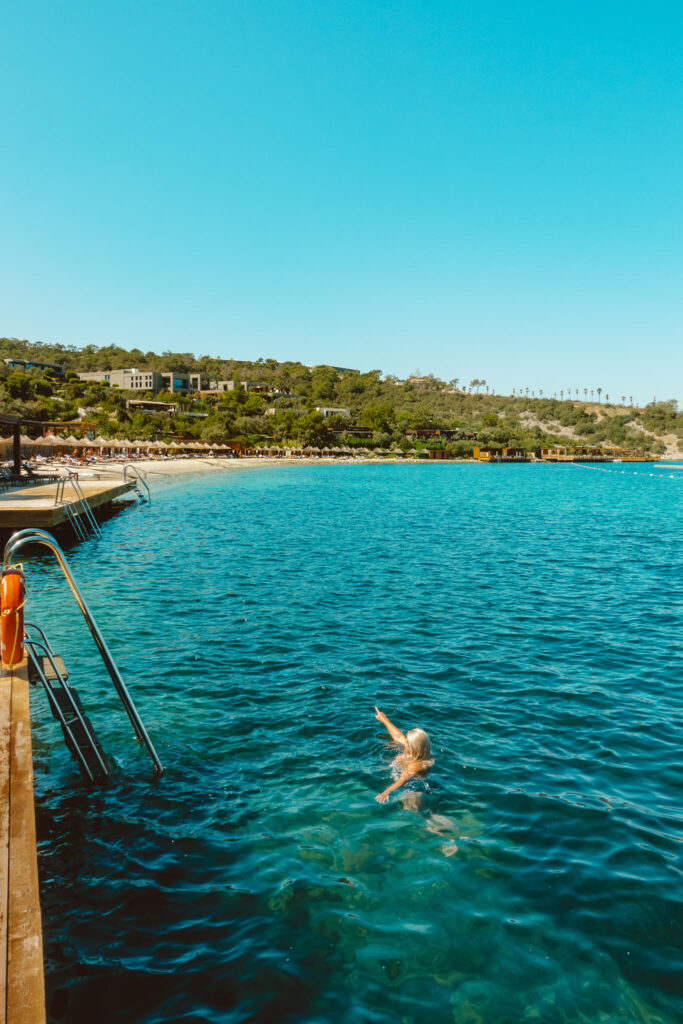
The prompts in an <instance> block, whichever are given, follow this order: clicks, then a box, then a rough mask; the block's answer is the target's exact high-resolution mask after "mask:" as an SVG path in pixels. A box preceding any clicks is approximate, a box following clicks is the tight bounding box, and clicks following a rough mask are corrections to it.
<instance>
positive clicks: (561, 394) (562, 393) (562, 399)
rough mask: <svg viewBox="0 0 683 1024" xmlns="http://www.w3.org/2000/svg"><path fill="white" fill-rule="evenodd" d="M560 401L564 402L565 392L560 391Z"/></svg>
mask: <svg viewBox="0 0 683 1024" xmlns="http://www.w3.org/2000/svg"><path fill="white" fill-rule="evenodd" d="M560 401H561V402H563V401H564V391H560Z"/></svg>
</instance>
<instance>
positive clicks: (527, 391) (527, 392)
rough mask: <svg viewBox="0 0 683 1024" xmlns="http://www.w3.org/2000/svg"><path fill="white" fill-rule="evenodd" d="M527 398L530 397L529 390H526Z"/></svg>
mask: <svg viewBox="0 0 683 1024" xmlns="http://www.w3.org/2000/svg"><path fill="white" fill-rule="evenodd" d="M526 397H527V398H528V397H529V389H528V388H526Z"/></svg>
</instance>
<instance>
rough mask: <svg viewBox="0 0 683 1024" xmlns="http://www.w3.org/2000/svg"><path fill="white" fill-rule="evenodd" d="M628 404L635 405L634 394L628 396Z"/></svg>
mask: <svg viewBox="0 0 683 1024" xmlns="http://www.w3.org/2000/svg"><path fill="white" fill-rule="evenodd" d="M628 404H629V405H633V395H629V396H628Z"/></svg>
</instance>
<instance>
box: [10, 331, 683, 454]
mask: <svg viewBox="0 0 683 1024" xmlns="http://www.w3.org/2000/svg"><path fill="white" fill-rule="evenodd" d="M0 357H1V359H2V360H3V361H2V362H0V405H1V407H2V409H3V410H4V411H6V412H16V413H19V414H21V415H23V416H25V417H27V418H31V419H35V420H41V421H68V420H74V419H76V418H77V417H80V418H85V419H86V420H87V421H88V422H91V423H93V424H95V427H96V430H97V432H98V433H101V434H103V435H104V436H106V437H112V436H127V437H132V438H151V437H160V438H166V439H169V438H171V437H184V438H191V437H195V438H202V439H205V440H210V441H214V442H225V441H230V440H241V441H243V442H244V443H251V444H253V443H258V442H261V443H262V442H269V441H272V442H274V443H286V442H292V443H293V444H297V445H307V444H310V445H319V446H321V447H322V446H323V445H333V444H336V445H347V446H349V447H353V446H361V445H365V446H367V447H382V448H385V447H395V446H399V447H401V448H403V449H406V450H407V449H409V448H412V447H414V448H418V449H419V448H421V447H423V446H425V445H427V446H430V445H431V446H433V445H443V446H444V447H447V448H449V449H451V450H452V451H453V453H454V454H456V455H460V456H467V455H470V454H471V452H472V445H473V441H472V438H471V436H470V437H469V438H468V437H467V436H466V435H472V434H474V433H476V435H477V443H478V444H482V445H489V444H511V445H514V446H517V447H522V448H526V449H527V450H530V449H533V448H536V447H538V446H541V445H545V444H549V443H556V442H557V443H563V444H567V443H572V442H575V443H580V444H599V443H600V442H612V443H614V444H617V445H620V446H623V447H625V448H628V449H636V448H640V449H643V450H645V451H647V452H650V453H668V454H669V455H672V454H674V453H676V452H679V451H683V412H679V411H678V408H677V404H676V402H675V401H668V402H658V403H656V404H654V403H653V404H651V405H648V406H646V407H645V408H643V409H640V408H637V407H635V406H632V405H626V404H619V405H616V404H614V402H613V400H610V397H609V395H604V396H602V397H604V401H602V402H598V403H586V402H580V401H578V400H571V401H570V400H565V399H558V398H555V397H553V398H549V397H542V398H541V397H538V398H537V397H528V396H526V395H525V396H503V395H493V394H489V393H485V392H482V391H481V388H482V387H485V382H481V381H475V382H472V385H473V387H472V388H471V389H470V388H469V387H464V386H463V384H461V383H459V382H457V381H451V382H448V383H446V382H444V381H440V380H438V379H437V378H434V377H430V378H420V379H419V381H417V382H411V381H407V382H401V381H397V379H396V378H395V377H391V376H387V377H383V375H382V373H381V371H379V370H372V371H370V372H369V373H346V374H344V373H340V372H338V371H337V370H335V369H334V368H333V367H330V366H316V367H312V368H311V367H307V366H304V365H302V364H301V363H295V362H277V361H276V360H274V359H259V360H257V361H256V362H246V361H239V360H235V359H226V360H222V359H215V358H212V357H209V356H201V357H195V356H194V355H192V354H191V353H180V354H178V353H161V354H157V353H155V352H142V351H140V350H139V349H132V350H127V349H123V348H120V347H118V346H114V345H110V346H107V347H104V348H97V347H96V346H93V345H88V346H86V347H85V348H83V349H78V348H76V347H74V346H61V345H44V344H42V343H40V342H28V341H20V340H18V339H15V338H2V339H0ZM7 357H11V358H19V359H29V360H36V361H44V362H55V363H60V364H61V365H62V366H63V367H64V368H65V370H67V371H68V372H67V375H66V379H65V380H64V381H63V382H61V383H57V382H55V380H54V379H50V377H49V375H48V374H45V373H43V372H41V371H39V370H29V371H27V372H23V371H19V370H12V369H10V368H8V367H7V366H6V364H5V363H4V359H5V358H7ZM132 366H135V367H137V368H139V369H159V370H166V371H168V370H172V371H177V372H187V371H192V370H196V371H201V372H204V373H208V374H210V375H211V376H212V377H215V378H217V379H223V380H225V379H227V380H235V381H239V380H249V381H255V382H260V383H261V384H263V385H265V386H267V387H268V389H269V393H268V394H248V393H247V392H246V391H244V390H243V389H242V388H237V390H235V391H230V392H227V393H224V394H222V395H220V396H206V395H202V396H201V397H200V398H193V397H187V398H178V396H177V395H173V396H171V395H168V394H167V393H164V392H161V393H159V394H156V395H151V394H148V395H145V394H141V393H140V392H123V391H120V390H119V389H116V388H112V387H109V386H108V385H107V384H91V383H86V382H83V381H79V380H78V379H77V378H75V376H74V375H75V373H76V372H77V371H80V372H85V371H96V370H103V371H107V370H114V369H123V368H128V367H132ZM470 390H471V393H470ZM477 391H479V392H480V393H478V394H477V393H476V392H477ZM142 397H149V398H155V399H157V400H162V401H163V400H173V401H174V402H177V403H178V405H179V410H178V412H177V413H175V414H172V415H169V414H158V413H154V414H151V413H140V412H135V411H132V410H130V409H128V408H127V405H126V403H127V400H128V399H131V398H136V399H139V398H142ZM624 397H625V396H624ZM316 406H321V407H322V406H328V407H329V406H333V407H340V408H345V409H349V411H350V415H349V417H348V418H347V417H344V416H334V417H331V418H329V419H324V418H323V416H322V415H321V413H319V412H316ZM79 410H80V411H79ZM351 431H358V432H362V436H355V435H354V434H353V433H351ZM409 431H419V436H416V435H415V434H408V432H409ZM438 431H449V432H453V433H452V436H449V437H448V438H447V439H444V438H443V437H439V435H438V433H437V432H438Z"/></svg>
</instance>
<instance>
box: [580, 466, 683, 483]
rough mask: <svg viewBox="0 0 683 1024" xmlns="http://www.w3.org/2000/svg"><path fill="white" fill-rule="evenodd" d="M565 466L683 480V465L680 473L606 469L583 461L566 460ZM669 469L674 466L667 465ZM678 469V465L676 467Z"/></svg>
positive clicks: (659, 478) (601, 471)
mask: <svg viewBox="0 0 683 1024" xmlns="http://www.w3.org/2000/svg"><path fill="white" fill-rule="evenodd" d="M565 466H574V468H575V469H592V470H593V471H594V472H595V473H620V474H621V475H622V476H652V477H655V479H657V480H683V466H681V472H680V473H643V472H642V471H641V470H639V469H637V470H636V471H635V472H629V470H628V469H605V468H604V467H603V466H586V465H584V464H583V463H581V462H565ZM666 468H667V469H669V468H673V467H668V466H667V467H666ZM676 468H677V469H678V467H676Z"/></svg>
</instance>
